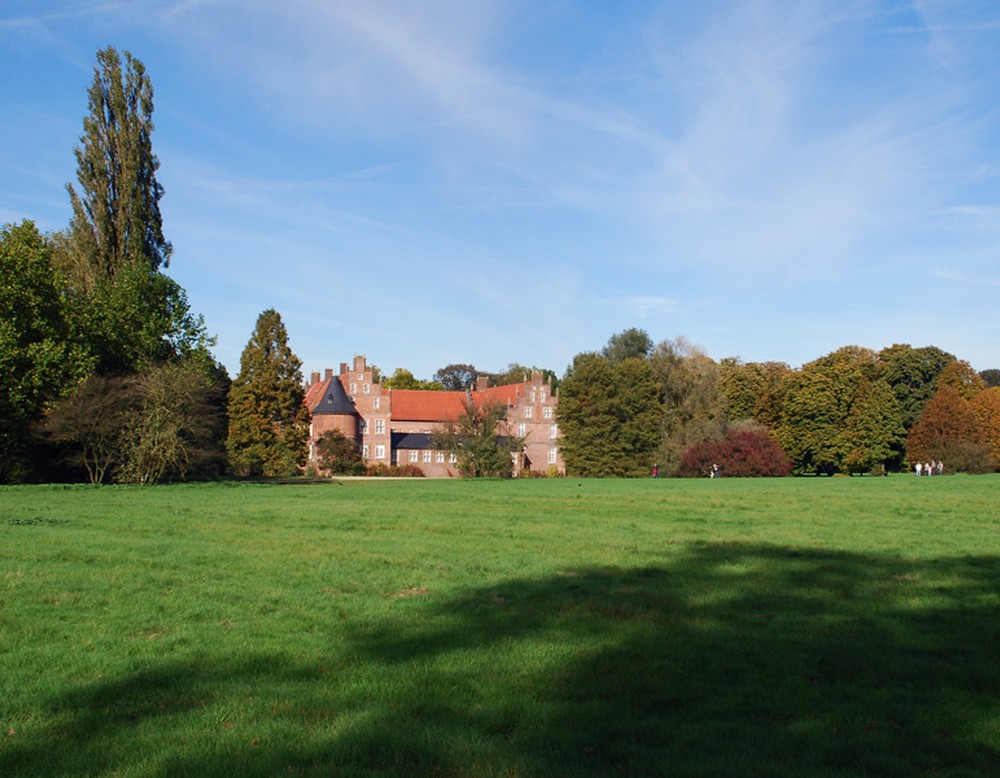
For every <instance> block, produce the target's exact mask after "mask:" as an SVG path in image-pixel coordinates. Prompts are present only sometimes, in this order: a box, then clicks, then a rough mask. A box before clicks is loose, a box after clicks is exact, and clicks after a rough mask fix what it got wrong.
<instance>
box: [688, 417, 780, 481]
mask: <svg viewBox="0 0 1000 778" xmlns="http://www.w3.org/2000/svg"><path fill="white" fill-rule="evenodd" d="M716 465H718V470H717V473H718V475H721V476H728V477H733V476H737V477H740V476H741V477H765V476H772V477H778V476H786V475H788V474H789V473H791V471H792V463H791V461H789V459H788V456H787V455H786V454H785V452H784V451H783V450H782V448H781V446H779V445H778V443H777V441H775V440H774V438H772V437H771V435H770V434H769V433H768V432H767V430H765V429H763V428H753V429H730V430H729V431H727V432H726V436H725V438H723V439H722V440H720V441H716V442H711V443H708V442H706V443H698V444H695V445H694V446H691V447H690V448H689V449H688V450H687V451H685V452H684V454H683V455H682V456H681V461H680V465H679V466H678V469H677V474H678V475H680V476H682V477H685V478H694V477H698V476H705V475H710V474H711V473H712V471H713V469H714V467H715V466H716Z"/></svg>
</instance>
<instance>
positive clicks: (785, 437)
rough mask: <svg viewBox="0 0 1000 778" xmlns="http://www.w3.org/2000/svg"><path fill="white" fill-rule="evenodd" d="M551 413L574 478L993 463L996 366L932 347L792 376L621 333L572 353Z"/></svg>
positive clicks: (999, 407)
mask: <svg viewBox="0 0 1000 778" xmlns="http://www.w3.org/2000/svg"><path fill="white" fill-rule="evenodd" d="M557 413H558V419H559V424H560V430H561V433H562V441H561V446H562V452H563V457H564V459H565V461H566V465H567V470H568V471H569V472H570V473H572V474H576V475H582V476H641V475H648V474H649V473H651V472H652V469H653V468H654V466H655V467H656V468H657V470H658V471H659V472H660V473H664V474H669V475H681V476H698V475H711V474H716V473H717V474H720V475H743V476H765V475H785V474H788V473H793V474H799V475H806V474H819V475H832V474H836V473H844V474H853V473H878V474H882V473H888V472H891V471H899V470H902V469H906V468H909V467H911V466H912V465H913V464H915V463H917V462H922V463H923V462H930V461H936V462H943V463H945V465H946V467H947V469H948V471H949V472H955V471H961V472H970V473H983V472H992V471H995V470H997V469H998V466H1000V370H996V369H990V370H984V371H983V372H981V373H977V372H976V371H975V370H973V368H972V367H971V366H970V365H969V364H968V363H967V362H965V361H962V360H960V359H957V358H956V357H955V356H954V355H953V354H950V353H948V352H946V351H944V350H942V349H940V348H937V347H935V346H924V347H913V346H910V345H908V344H896V345H893V346H890V347H888V348H884V349H882V350H881V351H874V350H872V349H867V348H862V347H859V346H845V347H843V348H840V349H838V350H836V351H834V352H833V353H831V354H828V355H826V356H823V357H820V358H819V359H816V360H813V361H812V362H809V363H807V364H805V365H803V366H802V367H801V368H799V369H792V368H790V367H789V366H788V365H786V364H784V363H780V362H743V361H741V360H740V359H738V358H727V359H722V360H720V361H715V360H713V359H711V358H709V357H708V356H707V355H706V354H705V353H704V351H703V350H702V349H700V348H698V347H697V346H695V345H693V344H691V343H690V342H689V341H687V340H685V339H684V338H676V339H674V340H665V341H663V342H661V343H659V344H655V345H654V343H653V341H652V340H651V338H650V337H649V335H648V334H647V333H646V332H645V331H643V330H639V329H629V330H625V331H624V332H622V333H619V334H617V335H614V336H612V337H611V339H610V340H609V341H608V343H607V345H606V346H605V347H604V349H603V350H602V351H600V352H587V353H582V354H578V355H577V356H576V357H575V358H574V360H573V363H572V364H571V365H570V367H569V369H568V370H567V372H566V375H565V376H564V377H563V379H562V382H561V390H560V396H559V408H558V412H557Z"/></svg>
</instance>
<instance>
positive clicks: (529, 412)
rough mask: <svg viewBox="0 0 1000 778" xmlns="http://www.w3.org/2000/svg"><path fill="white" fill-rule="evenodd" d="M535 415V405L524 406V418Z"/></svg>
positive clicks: (530, 417) (531, 417)
mask: <svg viewBox="0 0 1000 778" xmlns="http://www.w3.org/2000/svg"><path fill="white" fill-rule="evenodd" d="M534 417H535V407H534V406H533V405H525V406H524V418H526V419H533V418H534Z"/></svg>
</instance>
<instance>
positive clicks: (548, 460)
mask: <svg viewBox="0 0 1000 778" xmlns="http://www.w3.org/2000/svg"><path fill="white" fill-rule="evenodd" d="M374 378H375V376H374V372H373V370H372V368H371V367H370V366H369V365H368V363H367V360H366V358H365V357H364V356H363V355H360V356H356V357H354V361H353V363H351V364H347V363H341V365H340V372H339V374H337V375H334V373H333V370H332V369H327V370H326V372H325V374H324V375H322V376H321V375H320V374H319V373H313V374H312V375H311V377H310V380H309V383H308V384H307V386H306V397H305V402H306V407H308V408H309V412H310V413H311V414H312V421H311V424H310V428H309V462H310V464H311V465H313V466H315V467H317V468H318V469H319V468H320V463H319V461H318V458H317V455H316V442H317V441H318V440H319V438H320V437H321V436H322V435H323V434H324V433H326V432H329V431H331V430H332V431H336V432H339V433H341V434H342V435H344V437H346V438H348V439H349V440H353V441H355V443H356V444H357V446H358V448H359V450H360V452H361V457H362V459H363V460H364V461H365V463H371V464H384V465H410V466H415V467H417V468H419V469H420V470H421V471H422V472H423V473H424V475H425V476H430V477H454V476H457V475H459V472H458V467H457V463H456V461H455V457H454V455H453V454H451V453H450V452H447V451H441V450H438V449H435V448H434V447H433V442H432V436H433V433H434V432H435V431H436V430H439V429H441V428H442V427H443V426H444V425H446V424H448V423H449V422H454V421H457V420H458V419H459V417H460V416H461V415H462V413H463V411H464V409H465V404H466V403H467V402H469V401H470V400H471V401H472V402H474V403H475V404H476V405H484V404H487V403H500V404H502V405H504V406H505V407H506V409H507V416H506V419H505V420H504V421H503V422H502V424H503V425H504V427H503V429H499V430H497V432H498V433H499V434H502V435H513V436H516V437H518V438H521V439H523V441H524V445H523V447H522V449H521V451H520V452H518V453H517V454H515V455H514V475H515V476H521V475H528V474H530V473H546V474H558V475H565V473H566V466H565V464H564V463H563V460H562V455H561V454H560V452H559V428H558V425H557V424H556V407H557V406H558V404H559V397H558V393H557V392H555V391H553V390H552V383H551V381H545V380H543V376H542V374H541V373H540V372H535V373H533V374H532V376H531V378H530V380H527V378H526V380H525V381H523V382H521V383H517V384H507V385H505V386H492V387H491V386H487V385H486V382H485V381H484V380H482V379H480V381H479V382H478V384H477V386H476V388H475V389H470V390H469V391H468V392H443V391H441V392H439V391H430V390H422V389H388V388H383V386H382V383H381V382H380V381H376V380H374Z"/></svg>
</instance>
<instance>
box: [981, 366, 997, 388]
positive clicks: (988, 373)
mask: <svg viewBox="0 0 1000 778" xmlns="http://www.w3.org/2000/svg"><path fill="white" fill-rule="evenodd" d="M979 377H980V378H982V379H983V382H984V383H985V384H986V386H987V387H988V388H992V387H994V386H1000V370H998V369H997V368H995V367H991V368H990V369H989V370H980V371H979Z"/></svg>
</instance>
